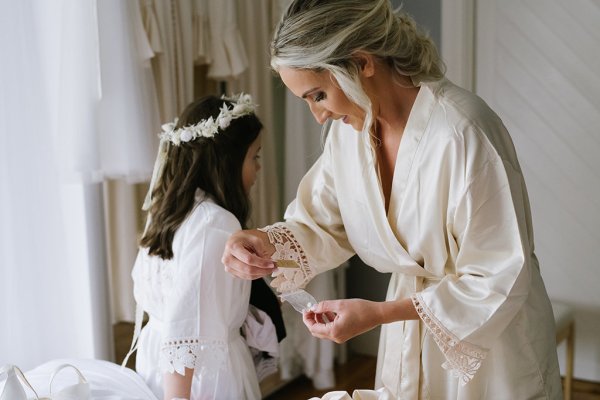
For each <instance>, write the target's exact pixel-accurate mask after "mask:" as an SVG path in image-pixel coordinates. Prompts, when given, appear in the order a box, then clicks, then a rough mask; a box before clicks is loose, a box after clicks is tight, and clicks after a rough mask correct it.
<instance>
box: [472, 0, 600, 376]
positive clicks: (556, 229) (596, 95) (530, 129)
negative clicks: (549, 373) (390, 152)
mask: <svg viewBox="0 0 600 400" xmlns="http://www.w3.org/2000/svg"><path fill="white" fill-rule="evenodd" d="M476 21H477V24H476V26H475V28H476V30H475V39H476V40H475V43H476V44H477V45H476V48H475V54H476V56H475V61H476V62H475V80H474V81H475V84H476V86H475V90H476V92H477V93H478V94H479V95H480V96H482V97H483V98H484V100H486V101H487V102H488V103H489V104H490V105H491V107H492V108H493V109H494V110H495V111H496V112H497V113H498V114H499V115H500V117H501V118H502V120H503V121H504V123H505V125H506V126H507V128H508V129H509V131H510V132H511V136H512V138H513V141H514V143H515V147H516V149H517V153H518V155H519V159H520V162H521V167H522V170H523V173H524V175H525V179H526V182H527V187H528V192H529V198H530V202H531V210H532V214H533V225H534V231H535V243H536V253H537V255H538V258H539V260H540V269H541V273H542V276H543V278H544V282H545V284H546V288H547V290H548V294H549V296H550V297H551V298H552V299H554V300H559V301H562V302H564V303H567V304H569V305H570V306H572V307H573V309H574V310H575V318H576V339H575V376H576V377H577V378H580V379H586V380H593V381H600V335H599V333H600V290H599V288H600V277H599V276H598V272H597V265H598V259H600V246H599V244H600V231H599V229H598V228H599V227H600V158H599V157H598V154H600V128H599V127H600V102H599V101H598V99H600V78H599V76H598V71H599V70H600V53H599V52H598V42H599V40H600V25H599V24H598V23H597V22H598V21H600V6H599V5H598V3H593V2H573V3H564V2H562V1H559V0H528V1H526V2H522V1H520V0H502V1H499V0H494V1H486V2H479V3H478V5H477V16H476ZM563 347H564V345H561V346H560V348H559V350H560V351H559V360H560V362H561V364H563V365H562V371H563V372H564V370H565V369H564V362H563V361H564V349H563Z"/></svg>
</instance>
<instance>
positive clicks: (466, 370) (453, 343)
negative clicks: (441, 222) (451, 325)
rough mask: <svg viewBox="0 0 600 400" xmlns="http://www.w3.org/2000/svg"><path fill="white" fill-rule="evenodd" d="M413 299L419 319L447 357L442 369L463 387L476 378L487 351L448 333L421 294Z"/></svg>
mask: <svg viewBox="0 0 600 400" xmlns="http://www.w3.org/2000/svg"><path fill="white" fill-rule="evenodd" d="M411 299H412V301H413V304H414V306H415V309H416V310H417V313H418V314H419V317H420V318H421V320H422V321H423V323H424V324H425V326H426V327H427V330H428V331H429V332H430V333H431V335H432V336H433V339H434V340H435V342H436V343H437V345H438V346H439V348H440V350H441V351H442V353H444V356H445V357H446V362H444V363H443V364H442V368H444V369H446V370H448V371H451V372H452V375H453V376H455V377H457V378H459V379H460V383H461V385H466V384H467V383H469V381H470V380H471V379H473V376H475V373H476V372H477V370H478V369H479V367H480V366H481V362H482V361H483V359H484V358H485V356H486V354H487V351H486V350H484V349H482V348H481V347H479V346H476V345H474V344H471V343H468V342H465V341H461V340H459V339H458V338H457V337H456V336H454V335H453V334H452V332H450V331H448V330H447V329H446V328H445V327H444V326H443V325H442V324H441V322H440V321H438V319H437V318H436V317H435V316H434V315H433V313H432V312H431V310H430V309H429V308H428V307H427V306H426V305H425V303H424V302H423V301H422V300H421V297H420V295H419V293H415V294H414V295H412V297H411Z"/></svg>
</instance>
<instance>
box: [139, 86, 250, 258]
mask: <svg viewBox="0 0 600 400" xmlns="http://www.w3.org/2000/svg"><path fill="white" fill-rule="evenodd" d="M223 104H227V106H228V108H229V109H231V108H232V107H233V105H232V103H231V101H229V100H225V99H220V98H218V97H215V96H206V97H203V98H201V99H199V100H196V101H194V102H193V103H191V104H190V105H189V106H187V108H186V109H185V110H184V111H183V113H182V114H181V116H180V117H179V120H178V122H177V126H176V127H175V129H178V128H182V127H185V126H190V125H195V124H197V123H198V122H200V121H201V120H206V119H208V118H210V117H212V118H213V119H216V118H217V116H218V115H219V111H220V110H219V109H220V108H221V107H222V106H223ZM261 129H262V123H261V122H260V120H259V119H258V117H257V116H256V115H255V114H248V115H244V116H243V117H240V118H237V119H234V120H232V121H231V124H230V125H229V126H228V127H227V128H225V129H220V128H219V132H218V133H217V134H215V136H214V137H212V138H206V137H199V138H197V139H194V140H192V141H189V142H182V143H180V144H179V145H178V146H176V145H174V144H173V143H170V142H169V143H168V144H167V146H168V148H167V155H166V160H165V164H164V169H163V173H162V176H161V178H160V179H159V180H158V181H157V182H156V184H155V187H154V190H153V192H152V205H151V206H150V209H149V214H150V222H149V225H148V226H147V228H146V231H145V232H144V235H143V236H142V239H141V240H140V245H141V246H142V247H146V248H148V253H149V254H151V255H156V256H159V257H161V258H163V259H165V260H168V259H171V258H173V238H174V237H175V232H176V231H177V229H178V228H179V227H180V226H181V224H182V222H183V221H184V219H185V218H186V216H187V215H188V214H189V212H190V211H191V210H192V209H193V208H194V205H195V193H196V189H198V188H200V189H202V190H203V191H204V192H206V193H207V194H208V195H210V196H211V197H212V198H213V200H214V201H215V202H216V203H217V204H218V205H220V206H221V207H223V208H225V209H226V210H228V211H230V212H231V213H232V214H233V215H235V216H236V218H237V219H238V221H239V222H240V225H241V226H242V227H243V228H245V227H246V222H247V220H248V217H249V214H250V200H249V198H248V195H247V193H246V191H245V190H244V186H243V183H242V165H243V163H244V159H245V157H246V153H247V152H248V148H249V147H250V145H251V144H252V142H254V140H255V139H256V138H257V137H258V135H259V133H260V131H261Z"/></svg>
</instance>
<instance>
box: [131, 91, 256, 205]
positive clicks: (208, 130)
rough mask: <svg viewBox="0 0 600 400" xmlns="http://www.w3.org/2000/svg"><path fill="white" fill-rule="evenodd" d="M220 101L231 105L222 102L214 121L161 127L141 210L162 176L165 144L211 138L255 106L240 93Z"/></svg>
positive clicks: (247, 96)
mask: <svg viewBox="0 0 600 400" xmlns="http://www.w3.org/2000/svg"><path fill="white" fill-rule="evenodd" d="M221 99H223V100H226V101H229V102H231V103H232V104H233V107H232V108H231V109H230V108H229V107H228V105H227V103H226V102H223V106H222V107H221V109H220V110H221V111H220V112H219V115H218V116H217V118H216V119H214V118H213V117H210V118H208V119H203V120H202V121H200V122H198V123H197V124H195V125H190V126H185V127H183V128H179V129H175V127H176V126H177V121H178V120H177V118H175V120H174V121H173V122H169V123H167V124H164V125H163V126H162V130H163V131H162V132H161V133H159V135H158V137H159V138H160V144H159V147H158V155H157V156H156V161H155V162H154V170H153V171H152V179H151V180H150V187H149V188H148V193H147V194H146V198H145V200H144V205H143V206H142V209H143V210H148V209H149V208H150V206H151V205H152V191H153V190H154V185H155V184H156V182H157V181H158V179H159V178H160V177H161V175H162V171H163V169H164V165H165V160H166V159H167V148H168V147H167V143H173V144H174V145H175V146H179V145H180V144H181V143H182V142H184V143H186V142H191V141H193V140H196V139H198V138H200V137H206V138H212V137H215V135H216V134H218V133H219V130H223V129H226V128H227V127H229V125H230V124H231V121H233V120H234V119H238V118H241V117H243V116H245V115H249V114H253V113H254V110H255V109H256V105H255V104H254V103H253V102H252V97H251V96H250V95H249V94H244V93H240V94H238V95H234V96H231V97H225V96H221Z"/></svg>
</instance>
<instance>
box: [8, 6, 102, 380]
mask: <svg viewBox="0 0 600 400" xmlns="http://www.w3.org/2000/svg"><path fill="white" fill-rule="evenodd" d="M9 3H10V4H9ZM1 8H2V12H1V13H0V51H1V52H2V54H3V62H2V63H0V64H1V66H0V79H1V88H2V89H1V90H0V99H1V101H0V135H1V140H2V144H1V145H0V152H1V153H0V174H1V175H0V176H1V182H0V185H1V187H2V189H1V190H0V221H1V222H0V227H1V228H0V252H1V253H2V261H1V269H2V271H1V276H2V278H1V279H0V282H1V283H0V291H1V295H0V296H1V299H2V300H1V301H0V304H1V306H0V307H1V312H0V321H1V326H2V328H1V329H0V363H6V362H10V363H15V364H19V365H20V366H21V367H22V368H24V369H26V368H30V367H33V366H34V365H36V364H38V363H40V362H42V361H45V360H47V359H50V358H55V357H59V356H60V357H65V356H78V357H91V356H104V357H106V356H109V351H108V350H109V347H107V346H108V345H107V343H108V342H107V340H106V339H107V334H108V332H107V330H105V331H104V332H102V331H100V330H98V331H96V330H95V328H97V325H96V322H97V321H99V320H103V319H104V318H105V316H106V312H107V308H106V307H103V305H102V304H99V303H97V302H96V300H97V297H95V296H96V294H97V292H94V289H93V288H92V287H91V286H92V282H91V281H90V279H91V278H92V277H96V278H99V279H100V280H102V277H101V276H98V275H97V272H98V270H97V268H98V267H103V266H99V265H98V263H97V262H96V261H97V259H96V260H89V262H86V263H84V264H79V263H78V261H81V260H82V257H81V255H82V252H86V250H85V249H86V248H87V246H88V245H89V239H90V238H93V237H96V238H99V239H100V240H101V239H102V235H96V233H97V232H94V231H93V230H94V228H93V227H91V228H90V229H91V230H89V231H88V230H86V229H85V228H84V229H81V228H82V225H81V224H82V223H83V224H85V221H81V220H80V219H79V218H81V217H82V215H83V216H85V217H89V218H90V219H93V218H94V217H95V216H97V215H98V214H97V213H90V214H86V210H85V209H84V207H85V200H86V196H88V198H87V199H88V200H90V201H91V202H93V201H94V197H95V196H97V194H98V191H97V190H95V189H97V185H94V184H90V182H91V181H92V180H93V179H95V178H97V177H98V175H99V165H100V164H99V155H98V153H97V151H96V150H95V149H96V147H97V141H96V139H97V137H96V133H97V132H96V129H95V123H96V120H95V116H94V106H97V103H98V100H99V96H100V92H99V76H98V74H97V72H98V69H97V60H98V58H97V51H95V50H94V49H96V50H97V46H94V43H96V42H97V37H96V30H95V11H94V10H95V8H94V4H93V2H91V1H80V0H77V1H71V2H68V1H63V2H61V4H60V5H57V4H54V3H53V4H49V3H48V2H44V1H32V0H24V1H19V2H12V1H11V2H9V1H3V2H2V6H1ZM75 33H76V34H75ZM67 180H69V182H71V183H65V182H66V181H67ZM94 186H96V188H95V187H94ZM77 232H79V233H82V232H83V235H77V234H76V233H77ZM102 244H103V243H100V245H102ZM86 253H88V254H93V253H94V252H93V251H90V252H86ZM100 257H102V256H100ZM97 283H99V284H102V283H105V282H97ZM107 328H108V327H107Z"/></svg>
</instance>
